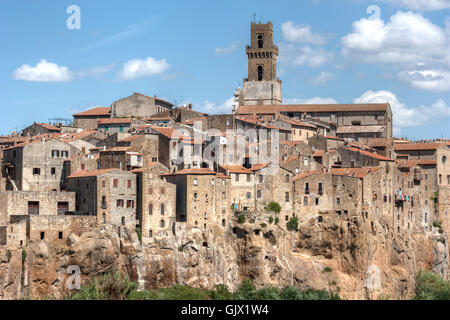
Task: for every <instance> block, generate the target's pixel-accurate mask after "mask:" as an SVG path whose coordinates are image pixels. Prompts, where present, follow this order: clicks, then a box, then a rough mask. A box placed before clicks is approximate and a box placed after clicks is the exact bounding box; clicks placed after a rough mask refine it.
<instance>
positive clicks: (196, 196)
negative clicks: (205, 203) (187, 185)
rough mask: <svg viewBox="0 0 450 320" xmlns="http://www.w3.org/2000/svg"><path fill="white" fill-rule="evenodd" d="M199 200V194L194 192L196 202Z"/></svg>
mask: <svg viewBox="0 0 450 320" xmlns="http://www.w3.org/2000/svg"><path fill="white" fill-rule="evenodd" d="M197 198H198V194H197V192H194V200H197Z"/></svg>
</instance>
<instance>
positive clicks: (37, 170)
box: [33, 168, 41, 176]
mask: <svg viewBox="0 0 450 320" xmlns="http://www.w3.org/2000/svg"><path fill="white" fill-rule="evenodd" d="M33 174H34V175H36V176H39V175H40V174H41V169H40V168H33Z"/></svg>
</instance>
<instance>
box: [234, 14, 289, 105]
mask: <svg viewBox="0 0 450 320" xmlns="http://www.w3.org/2000/svg"><path fill="white" fill-rule="evenodd" d="M246 54H247V58H248V76H247V78H244V83H243V84H244V88H243V91H242V97H241V98H240V100H241V101H242V102H241V103H243V104H244V105H276V104H281V100H282V94H281V80H279V79H278V78H277V59H278V47H277V46H276V45H275V44H274V40H273V25H272V23H271V22H268V23H254V22H252V23H251V44H250V45H247V47H246Z"/></svg>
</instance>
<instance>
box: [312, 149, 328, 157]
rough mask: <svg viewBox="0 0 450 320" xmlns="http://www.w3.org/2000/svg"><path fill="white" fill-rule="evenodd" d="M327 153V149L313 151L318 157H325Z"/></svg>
mask: <svg viewBox="0 0 450 320" xmlns="http://www.w3.org/2000/svg"><path fill="white" fill-rule="evenodd" d="M325 154H326V151H325V150H317V151H316V152H314V153H313V155H312V156H313V157H315V158H318V157H323V156H324V155H325Z"/></svg>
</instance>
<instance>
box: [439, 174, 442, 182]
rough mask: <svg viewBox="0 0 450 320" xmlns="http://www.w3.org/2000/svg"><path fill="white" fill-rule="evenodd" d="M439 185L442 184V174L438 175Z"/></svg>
mask: <svg viewBox="0 0 450 320" xmlns="http://www.w3.org/2000/svg"><path fill="white" fill-rule="evenodd" d="M439 184H442V174H440V175H439Z"/></svg>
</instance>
